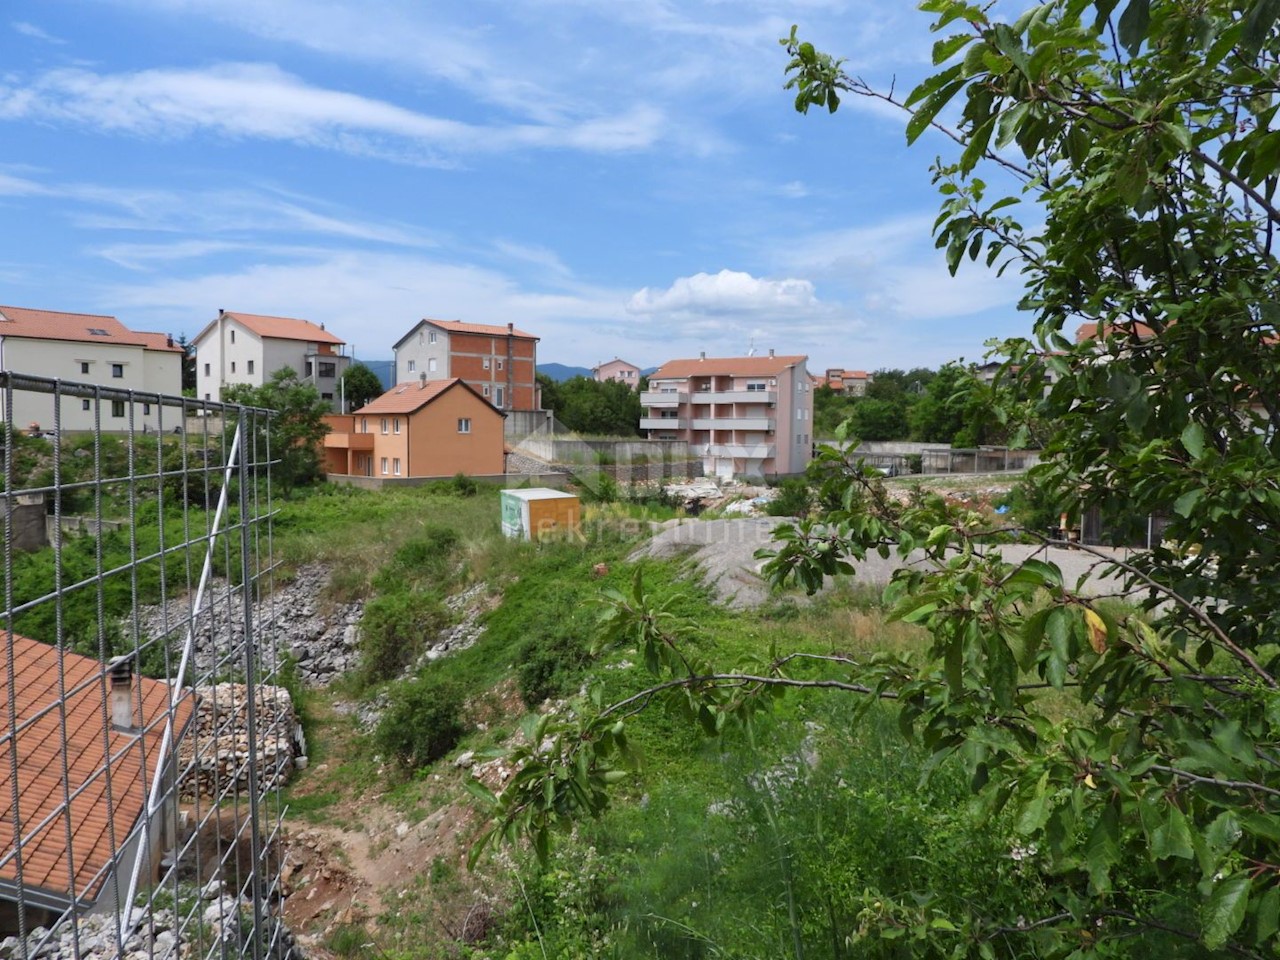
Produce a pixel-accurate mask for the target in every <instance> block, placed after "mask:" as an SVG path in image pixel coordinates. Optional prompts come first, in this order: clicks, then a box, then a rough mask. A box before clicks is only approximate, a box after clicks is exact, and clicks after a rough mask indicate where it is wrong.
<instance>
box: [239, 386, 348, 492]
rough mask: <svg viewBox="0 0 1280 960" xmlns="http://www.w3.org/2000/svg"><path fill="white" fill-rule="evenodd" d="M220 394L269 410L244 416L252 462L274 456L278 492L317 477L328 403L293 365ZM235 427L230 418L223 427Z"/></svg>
mask: <svg viewBox="0 0 1280 960" xmlns="http://www.w3.org/2000/svg"><path fill="white" fill-rule="evenodd" d="M222 395H223V399H224V400H225V401H226V402H227V403H238V404H243V405H244V406H246V407H254V408H258V409H259V410H268V411H271V413H270V415H262V414H251V415H250V416H249V418H248V419H249V430H250V439H251V441H252V444H253V446H252V453H253V456H254V461H253V462H255V463H259V464H261V463H266V462H267V461H268V460H271V461H275V462H274V464H273V465H272V467H271V477H272V479H273V480H275V481H277V482H278V483H279V484H280V487H281V490H282V491H283V492H285V493H288V492H289V491H290V490H292V489H293V488H294V487H295V486H298V485H300V484H306V483H310V482H312V481H314V480H315V479H317V478H318V477H319V476H320V453H319V444H320V442H321V441H322V440H324V437H325V434H327V433H328V432H329V427H328V425H327V424H326V423H325V422H324V420H323V419H322V418H323V417H324V415H325V414H327V413H329V404H328V402H327V401H325V400H322V399H321V398H320V394H319V392H318V391H317V390H316V388H315V387H314V386H313V385H312V384H310V383H304V382H302V381H301V380H299V379H298V374H297V373H296V372H295V371H294V370H293V369H292V368H290V367H283V368H282V369H280V370H277V371H276V372H275V373H273V374H272V375H271V379H270V380H268V381H267V382H266V383H264V384H263V385H262V386H260V387H255V386H251V385H249V384H247V383H238V384H233V385H231V386H228V387H225V388H224V389H223V391H222ZM235 426H236V425H235V424H234V423H229V424H228V425H227V429H228V430H234V429H235Z"/></svg>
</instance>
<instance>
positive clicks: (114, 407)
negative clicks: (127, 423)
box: [111, 400, 124, 417]
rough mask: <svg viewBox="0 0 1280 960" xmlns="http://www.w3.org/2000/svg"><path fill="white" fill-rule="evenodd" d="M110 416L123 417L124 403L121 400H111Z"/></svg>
mask: <svg viewBox="0 0 1280 960" xmlns="http://www.w3.org/2000/svg"><path fill="white" fill-rule="evenodd" d="M111 415H112V416H113V417H123V416H124V401H123V400H112V401H111Z"/></svg>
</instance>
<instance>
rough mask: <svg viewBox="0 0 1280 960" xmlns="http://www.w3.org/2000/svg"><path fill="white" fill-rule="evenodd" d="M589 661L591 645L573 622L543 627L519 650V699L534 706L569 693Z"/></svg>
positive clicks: (562, 622) (517, 672)
mask: <svg viewBox="0 0 1280 960" xmlns="http://www.w3.org/2000/svg"><path fill="white" fill-rule="evenodd" d="M590 662H591V649H590V643H589V642H588V641H587V640H586V639H585V638H584V637H582V636H581V634H580V633H579V631H576V630H574V624H573V622H572V621H569V622H564V621H560V622H559V623H557V624H555V625H554V626H551V627H544V628H543V630H542V631H540V632H539V633H538V634H537V635H535V636H533V637H532V638H530V639H529V640H528V641H527V642H526V643H525V644H524V645H523V646H522V647H521V648H520V666H519V668H518V669H517V671H516V679H517V682H518V684H519V686H520V696H521V697H522V698H523V699H524V702H525V703H527V704H530V705H533V704H537V703H541V702H542V701H543V700H546V699H548V698H550V697H556V696H560V695H562V694H564V693H567V692H568V691H569V690H570V689H571V688H572V687H573V685H574V684H576V683H577V682H578V679H579V678H580V677H581V676H582V671H583V670H584V669H585V668H586V666H587V664H589V663H590Z"/></svg>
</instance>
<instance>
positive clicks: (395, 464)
mask: <svg viewBox="0 0 1280 960" xmlns="http://www.w3.org/2000/svg"><path fill="white" fill-rule="evenodd" d="M391 472H392V473H393V474H395V475H396V476H397V477H398V476H400V458H399V457H392V458H391Z"/></svg>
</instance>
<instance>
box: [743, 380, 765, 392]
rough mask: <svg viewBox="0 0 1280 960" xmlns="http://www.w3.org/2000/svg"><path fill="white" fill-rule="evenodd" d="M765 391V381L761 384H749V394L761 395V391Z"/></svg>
mask: <svg viewBox="0 0 1280 960" xmlns="http://www.w3.org/2000/svg"><path fill="white" fill-rule="evenodd" d="M763 390H764V381H763V380H761V381H760V382H759V383H748V384H747V392H748V393H759V392H761V391H763Z"/></svg>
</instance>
